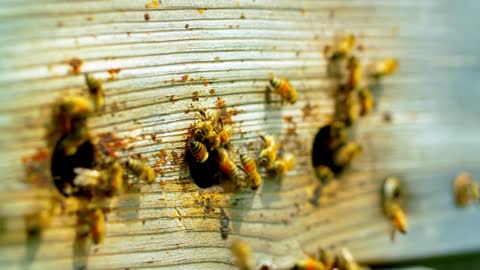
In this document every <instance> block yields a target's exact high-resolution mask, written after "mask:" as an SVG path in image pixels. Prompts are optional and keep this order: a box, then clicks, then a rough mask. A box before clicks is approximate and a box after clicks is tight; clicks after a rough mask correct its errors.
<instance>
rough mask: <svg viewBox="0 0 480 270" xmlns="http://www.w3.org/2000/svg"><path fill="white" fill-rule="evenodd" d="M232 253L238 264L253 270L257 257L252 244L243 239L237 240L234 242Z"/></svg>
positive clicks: (242, 269)
mask: <svg viewBox="0 0 480 270" xmlns="http://www.w3.org/2000/svg"><path fill="white" fill-rule="evenodd" d="M232 254H233V256H234V257H235V259H236V261H235V263H236V265H237V266H238V267H239V268H240V269H241V270H252V269H254V266H255V257H254V255H253V254H252V249H251V248H250V245H248V244H247V243H246V242H244V241H242V240H235V241H234V242H233V243H232Z"/></svg>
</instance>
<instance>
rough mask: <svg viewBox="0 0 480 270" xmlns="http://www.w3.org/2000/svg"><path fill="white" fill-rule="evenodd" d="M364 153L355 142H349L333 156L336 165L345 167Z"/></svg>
mask: <svg viewBox="0 0 480 270" xmlns="http://www.w3.org/2000/svg"><path fill="white" fill-rule="evenodd" d="M361 152H362V147H361V146H360V145H359V144H358V143H355V142H347V143H346V144H344V145H342V146H340V148H338V149H337V150H336V151H335V153H334V156H333V160H334V162H335V165H337V166H340V167H345V166H347V165H348V164H350V162H351V161H352V160H353V159H354V158H355V157H356V156H358V155H359V154H360V153H361Z"/></svg>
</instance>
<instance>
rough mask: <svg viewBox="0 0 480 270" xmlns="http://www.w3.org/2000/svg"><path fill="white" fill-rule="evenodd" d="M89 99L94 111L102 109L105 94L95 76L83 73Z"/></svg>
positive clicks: (101, 84)
mask: <svg viewBox="0 0 480 270" xmlns="http://www.w3.org/2000/svg"><path fill="white" fill-rule="evenodd" d="M85 81H86V83H87V87H88V92H89V94H90V99H91V102H92V104H93V107H94V108H95V111H97V112H98V111H103V110H104V108H105V95H104V93H103V83H102V82H101V81H100V80H98V79H97V78H95V77H94V76H93V74H85Z"/></svg>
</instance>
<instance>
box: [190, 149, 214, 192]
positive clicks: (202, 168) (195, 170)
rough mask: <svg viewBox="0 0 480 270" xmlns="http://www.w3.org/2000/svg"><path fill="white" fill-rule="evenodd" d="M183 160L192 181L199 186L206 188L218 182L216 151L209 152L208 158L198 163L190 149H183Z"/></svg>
mask: <svg viewBox="0 0 480 270" xmlns="http://www.w3.org/2000/svg"><path fill="white" fill-rule="evenodd" d="M185 160H186V161H187V162H188V168H189V170H190V175H191V176H192V179H193V182H194V183H195V184H196V185H197V186H198V187H200V188H208V187H211V186H214V185H219V184H220V168H219V166H218V162H217V155H216V151H211V152H209V155H208V159H207V160H206V161H205V162H203V163H199V162H197V161H196V160H195V158H194V157H193V155H192V153H191V152H190V150H188V149H187V151H185Z"/></svg>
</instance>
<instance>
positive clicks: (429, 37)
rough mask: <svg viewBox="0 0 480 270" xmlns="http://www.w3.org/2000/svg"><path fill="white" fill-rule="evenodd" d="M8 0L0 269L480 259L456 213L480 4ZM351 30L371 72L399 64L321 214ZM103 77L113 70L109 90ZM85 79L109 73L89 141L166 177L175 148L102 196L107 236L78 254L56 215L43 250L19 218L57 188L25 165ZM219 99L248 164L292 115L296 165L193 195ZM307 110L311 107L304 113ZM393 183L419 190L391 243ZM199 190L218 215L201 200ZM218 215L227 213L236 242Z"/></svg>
mask: <svg viewBox="0 0 480 270" xmlns="http://www.w3.org/2000/svg"><path fill="white" fill-rule="evenodd" d="M1 2H2V8H1V9H0V32H1V33H2V35H0V59H1V60H0V88H1V89H2V91H1V92H0V131H1V132H0V149H2V151H0V171H1V172H2V173H1V174H0V193H1V194H0V200H1V204H0V217H1V223H2V226H1V228H2V230H3V232H2V234H1V237H0V266H1V268H2V269H22V268H27V269H29V268H30V269H52V268H57V269H69V268H75V269H77V268H81V267H82V266H86V267H87V268H88V269H118V268H129V269H133V268H135V269H137V268H138V269H147V268H148V269H151V268H165V269H169V268H171V269H178V268H181V269H217V268H222V269H229V268H233V264H232V258H231V254H230V250H229V246H230V243H231V241H232V240H234V239H237V238H242V239H245V240H246V241H248V242H249V243H251V245H252V247H253V249H254V250H255V252H256V256H257V263H258V264H259V265H260V264H269V265H273V266H275V267H276V268H285V267H288V266H290V265H291V264H292V263H293V261H294V260H296V259H298V258H300V257H301V256H302V252H303V251H308V252H312V251H314V250H316V249H317V248H318V247H327V248H336V247H341V246H346V247H348V248H349V249H350V250H351V251H352V253H353V254H354V255H355V257H356V258H358V259H359V260H360V261H362V262H382V263H384V262H388V261H399V260H405V259H411V258H415V257H426V256H431V255H442V254H451V253H461V252H466V251H474V250H479V249H480V236H479V235H478V233H476V229H477V228H478V227H479V225H480V216H479V214H480V213H479V211H480V210H479V208H478V206H475V207H471V208H469V209H462V210H459V209H457V208H455V206H454V203H453V196H452V194H451V181H452V179H453V177H454V175H455V174H457V173H458V172H460V171H462V170H469V171H471V172H472V173H474V174H476V175H480V167H478V164H479V162H480V158H479V155H478V154H477V153H479V152H480V144H479V143H478V138H479V135H480V128H479V125H478V123H479V122H478V119H477V115H478V113H479V109H478V107H477V106H476V105H477V104H476V103H477V102H476V101H477V100H478V99H479V97H480V91H479V90H478V89H477V88H478V85H480V79H479V78H480V76H478V75H479V74H478V70H479V69H478V63H479V61H478V60H479V53H478V50H477V46H476V44H477V41H478V40H479V39H480V36H479V34H478V31H476V30H477V29H475V27H476V25H475V24H472V22H471V21H467V18H469V19H468V20H472V18H473V19H474V20H475V21H476V22H478V19H476V14H475V8H479V4H478V3H477V2H475V1H473V0H471V1H465V2H462V5H460V4H456V3H453V2H452V1H446V0H445V1H426V0H424V1H363V0H362V1H360V0H357V1H336V0H335V1H314V0H311V1H307V0H302V1H287V0H275V1H274V0H263V1H262V0H252V1H223V0H216V1H213V0H212V1H192V0H175V1H173V0H171V1H167V0H162V1H161V5H160V7H159V8H158V9H145V4H146V2H147V1H127V0H123V1H113V2H112V1H96V0H89V1H53V0H52V1H50V0H42V1H34V2H32V1H18V0H17V1H7V0H3V1H1ZM198 9H204V10H198ZM145 13H149V16H150V20H149V21H148V22H147V21H145V19H144V14H145ZM187 24H188V27H187ZM349 32H353V33H355V34H357V35H358V36H359V42H360V43H361V44H362V45H363V46H364V47H365V51H364V52H363V53H361V56H362V57H361V59H362V61H363V62H364V63H369V62H371V61H374V60H375V59H379V58H381V57H384V56H396V57H398V58H399V59H400V70H399V72H398V73H397V74H395V75H393V76H391V77H388V78H386V79H385V80H383V81H382V83H381V86H380V88H381V89H379V91H377V92H378V100H377V104H378V106H377V108H376V112H375V113H374V114H372V115H370V116H368V117H366V118H364V119H362V120H360V121H359V123H358V124H357V125H356V126H355V127H354V128H353V130H352V135H353V136H354V138H356V140H358V141H359V142H360V143H361V144H362V145H363V146H364V149H365V151H364V153H363V154H362V156H361V157H360V158H359V159H358V160H356V161H355V162H354V164H353V165H352V166H351V168H350V169H349V170H348V172H346V173H345V174H344V175H342V177H341V178H342V180H341V181H340V182H339V189H338V192H337V193H336V196H335V197H328V198H327V197H325V198H322V201H321V204H320V207H318V208H315V207H313V206H312V205H311V204H310V203H309V202H308V199H309V198H310V197H311V195H312V193H313V189H314V188H315V185H316V183H315V179H314V176H313V171H312V168H311V161H310V149H311V147H312V145H311V143H312V142H313V137H314V136H315V133H316V132H317V130H318V128H320V127H321V126H323V125H325V124H326V123H327V122H328V121H329V120H330V119H331V117H332V111H333V101H332V99H331V97H330V91H331V89H332V86H333V85H334V82H333V81H331V80H330V79H329V78H327V76H326V74H325V65H326V63H325V60H324V58H323V55H322V49H323V47H324V46H325V45H326V44H328V43H330V42H331V40H332V38H333V36H334V35H335V34H337V33H349ZM74 57H75V58H80V59H82V60H83V61H84V64H83V66H82V67H81V74H78V75H75V74H72V73H71V67H70V66H69V65H68V64H66V61H68V60H69V59H71V58H74ZM110 69H121V71H120V72H119V73H118V74H115V79H114V80H108V79H109V78H110V77H111V75H110V74H109V73H108V71H109V70H110ZM271 72H274V73H275V74H277V75H281V76H285V77H288V78H289V79H290V80H291V82H292V84H293V85H294V86H296V87H297V88H298V90H299V94H300V95H299V101H298V102H297V103H296V104H295V105H294V106H286V105H284V106H281V105H280V102H279V100H278V97H274V102H273V103H272V104H270V105H267V104H266V103H265V93H264V91H265V85H266V79H267V78H268V76H269V73H271ZM84 73H93V74H94V75H95V76H96V77H98V78H100V79H102V80H105V83H104V85H105V91H106V103H107V112H106V113H105V114H103V115H101V116H98V117H94V118H93V119H91V121H90V122H89V125H90V126H91V128H92V130H93V132H94V133H95V134H100V133H102V132H109V131H113V132H115V133H116V134H117V135H118V136H119V137H132V138H135V140H134V141H133V142H132V145H134V146H135V147H134V149H133V150H131V151H128V152H121V151H120V152H119V155H120V157H121V158H122V159H123V158H125V157H127V156H128V155H130V154H136V153H142V154H143V155H144V156H146V157H149V158H150V162H149V164H150V165H152V166H153V167H157V168H158V166H157V165H155V161H156V160H157V159H158V157H157V156H156V154H157V153H159V152H160V151H162V150H165V151H166V153H168V158H167V162H166V164H164V165H161V168H158V169H164V170H165V171H164V174H163V175H159V176H158V177H157V179H156V182H155V183H154V184H152V185H150V186H149V185H144V184H141V183H138V181H137V179H135V178H131V179H129V181H130V183H131V186H132V189H131V190H130V191H129V192H127V193H126V194H123V195H121V196H120V197H118V198H115V199H112V200H111V201H110V202H109V205H110V207H111V208H112V211H111V212H110V213H109V214H108V215H107V221H108V224H107V233H106V239H105V243H104V244H102V245H99V246H95V245H91V244H89V243H87V245H86V248H85V249H84V248H83V247H81V246H80V244H79V243H78V241H75V239H74V238H75V232H76V230H77V229H78V228H77V226H76V220H75V218H74V217H73V216H59V217H56V218H55V220H54V221H53V224H52V225H51V226H50V227H49V228H48V229H47V230H46V231H45V233H44V235H43V236H42V238H41V239H40V240H32V239H27V238H26V236H25V233H24V224H23V220H22V216H23V215H24V214H25V213H31V212H34V211H37V210H38V209H42V208H44V207H46V201H45V200H46V198H47V195H48V194H47V192H46V191H45V190H43V189H38V188H34V187H32V186H29V185H27V184H26V183H25V182H24V181H23V179H24V169H23V166H22V163H21V158H22V157H23V156H27V155H31V154H33V153H34V152H35V150H36V149H37V148H38V147H41V146H44V145H45V141H44V133H45V130H44V127H43V126H44V123H45V119H47V117H48V112H49V111H48V108H49V105H50V104H52V102H53V101H54V100H55V99H56V98H57V97H60V96H62V95H67V94H77V93H81V92H82V90H84V89H85V87H86V86H85V83H84ZM185 75H188V77H189V78H191V79H193V80H192V81H186V82H185V81H184V80H182V76H185ZM205 82H208V85H206V84H205ZM211 89H214V93H213V91H211ZM194 92H198V94H199V100H198V101H193V100H192V98H193V97H194V95H195V94H194ZM211 93H213V94H211ZM217 98H223V99H224V100H225V103H226V105H227V107H228V108H232V109H233V108H234V109H236V110H237V111H238V112H239V113H238V114H237V115H235V116H234V118H233V119H234V121H235V127H236V129H235V132H236V133H235V134H234V137H233V145H235V146H237V147H238V148H239V149H240V150H241V151H246V152H248V153H252V154H254V153H256V152H257V150H255V151H252V150H248V148H247V147H246V145H248V144H249V143H252V145H253V146H254V147H256V148H257V149H258V147H259V146H260V141H259V139H258V136H257V133H258V132H264V133H274V134H277V135H278V136H282V137H286V129H287V127H288V124H287V123H286V122H285V121H284V120H283V116H292V117H293V119H294V121H295V122H297V123H298V134H299V135H298V136H296V137H288V139H287V148H288V149H290V150H291V151H294V152H295V154H296V155H297V157H298V165H297V167H296V169H295V170H294V171H292V172H290V173H289V174H288V175H287V176H286V177H284V178H283V179H281V180H278V179H268V178H267V179H265V183H264V185H263V187H261V188H260V190H259V191H257V192H255V193H254V192H251V191H247V190H246V191H243V192H234V193H226V192H222V191H219V190H218V189H216V190H200V189H198V188H197V187H196V186H195V185H194V184H193V182H192V181H191V179H190V176H189V174H188V172H187V171H185V170H184V166H183V154H182V152H183V151H184V150H185V140H186V138H187V128H188V127H189V126H190V125H191V124H192V123H193V121H194V120H195V114H194V110H195V108H211V107H214V106H215V102H216V100H217ZM172 100H173V102H172ZM307 103H309V104H311V105H312V106H313V111H312V114H311V115H310V116H307V117H305V118H304V115H303V114H302V110H301V108H303V107H304V106H305V105H306V104H307ZM189 106H190V112H186V111H187V110H188V108H189ZM385 112H389V113H391V115H392V117H393V121H392V122H391V123H385V122H384V121H383V115H384V113H385ZM150 134H155V136H156V138H157V140H156V141H153V140H152V139H151V137H150ZM158 139H161V142H159V140H158ZM298 142H300V146H298ZM175 156H178V157H179V159H178V160H175ZM390 174H398V175H400V176H402V177H403V178H404V179H405V180H406V182H407V184H408V191H409V193H408V208H407V215H408V217H409V221H410V231H409V233H408V235H406V236H400V237H397V239H396V242H395V243H391V242H390V240H389V236H388V232H389V228H390V227H389V224H388V222H387V221H386V220H385V219H384V217H383V216H382V215H381V213H380V208H379V196H378V195H379V194H378V190H379V185H380V183H381V181H382V180H383V178H384V177H385V176H387V175H390ZM264 176H266V175H264ZM206 197H211V198H212V205H213V207H214V208H215V211H214V212H213V213H209V214H206V213H205V212H204V206H203V205H202V203H200V202H203V200H204V199H205V198H206ZM221 207H223V208H224V209H225V210H226V212H227V213H228V214H229V216H230V218H231V219H232V221H231V233H230V236H229V238H228V240H226V241H225V240H222V238H221V236H220V230H219V227H220V219H221V216H220V208H221Z"/></svg>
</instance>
